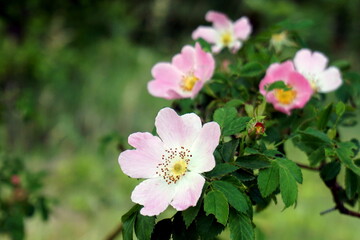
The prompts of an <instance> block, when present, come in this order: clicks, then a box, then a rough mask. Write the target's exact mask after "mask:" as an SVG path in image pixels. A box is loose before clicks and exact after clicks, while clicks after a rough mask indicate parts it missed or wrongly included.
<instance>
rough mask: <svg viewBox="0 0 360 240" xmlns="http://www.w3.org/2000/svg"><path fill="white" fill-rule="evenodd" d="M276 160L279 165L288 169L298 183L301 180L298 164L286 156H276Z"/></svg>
mask: <svg viewBox="0 0 360 240" xmlns="http://www.w3.org/2000/svg"><path fill="white" fill-rule="evenodd" d="M276 161H277V162H278V164H279V166H281V167H283V168H286V169H288V170H289V171H290V173H291V174H292V175H293V177H294V178H295V180H296V181H297V182H298V183H302V182H303V177H302V173H301V169H300V167H298V165H296V163H294V162H293V161H291V160H289V159H287V158H277V159H276Z"/></svg>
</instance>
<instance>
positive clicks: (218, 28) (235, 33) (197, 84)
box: [148, 11, 252, 100]
mask: <svg viewBox="0 0 360 240" xmlns="http://www.w3.org/2000/svg"><path fill="white" fill-rule="evenodd" d="M205 18H206V20H207V21H209V22H212V23H213V27H203V26H201V27H199V28H197V29H196V30H195V31H194V32H193V34H192V37H193V39H194V40H196V39H198V38H203V39H204V40H206V41H208V42H209V43H211V44H214V45H213V47H212V52H214V53H218V52H220V51H221V50H222V49H223V48H224V47H228V48H229V49H231V51H232V52H233V53H235V52H236V51H237V50H239V49H240V47H241V45H242V43H241V41H245V40H246V39H247V38H248V37H249V35H250V33H251V29H252V28H251V25H250V23H249V20H248V19H247V18H246V17H242V18H240V19H239V20H237V21H236V22H235V23H233V22H232V21H231V20H230V19H229V18H228V17H227V16H226V15H225V14H222V13H219V12H215V11H209V12H208V13H207V14H206V17H205ZM214 69H215V60H214V57H213V55H212V54H211V53H207V52H205V51H204V50H203V49H202V48H201V46H200V44H199V43H196V44H195V48H194V47H192V46H185V47H183V48H182V50H181V53H180V54H177V55H175V56H174V57H173V59H172V62H171V63H158V64H156V65H155V66H154V67H153V69H152V71H151V72H152V75H153V77H154V80H152V81H150V82H149V84H148V90H149V92H150V94H151V95H153V96H155V97H161V98H165V99H169V100H170V99H180V98H194V97H195V96H196V95H197V94H198V93H199V91H200V90H201V89H202V87H203V85H204V84H205V83H206V82H207V81H209V80H210V79H211V77H212V76H213V74H214Z"/></svg>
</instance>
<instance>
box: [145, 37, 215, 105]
mask: <svg viewBox="0 0 360 240" xmlns="http://www.w3.org/2000/svg"><path fill="white" fill-rule="evenodd" d="M214 69H215V60H214V58H213V56H212V55H211V53H207V52H205V51H203V50H202V49H201V47H200V44H199V43H196V45H195V48H194V47H191V46H184V47H183V48H182V50H181V53H180V54H177V55H175V56H174V57H173V59H172V62H171V63H158V64H156V65H155V66H154V67H153V68H152V70H151V72H152V75H153V77H154V78H155V79H154V80H152V81H150V82H149V83H148V90H149V92H150V94H151V95H153V96H155V97H161V98H165V99H179V98H194V97H195V96H196V95H197V94H198V93H199V91H200V90H201V88H202V87H203V85H204V83H205V82H206V81H208V80H210V78H211V77H212V75H213V73H214Z"/></svg>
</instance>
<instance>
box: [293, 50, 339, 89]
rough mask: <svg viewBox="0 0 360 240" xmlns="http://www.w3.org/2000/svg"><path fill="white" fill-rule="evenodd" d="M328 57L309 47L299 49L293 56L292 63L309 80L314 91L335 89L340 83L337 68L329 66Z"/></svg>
mask: <svg viewBox="0 0 360 240" xmlns="http://www.w3.org/2000/svg"><path fill="white" fill-rule="evenodd" d="M327 63H328V59H327V57H326V56H325V55H324V54H322V53H320V52H311V51H310V50H309V49H301V50H299V51H298V52H297V53H296V55H295V58H294V65H295V68H296V70H297V71H298V72H300V73H301V74H303V75H304V76H305V78H306V79H307V80H308V81H309V82H310V84H311V87H312V88H313V90H314V91H316V92H320V93H327V92H331V91H334V90H336V89H337V88H338V87H340V86H341V84H342V79H341V74H340V71H339V69H338V68H336V67H329V68H327V69H325V68H326V66H327Z"/></svg>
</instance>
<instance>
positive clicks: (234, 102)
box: [224, 99, 244, 108]
mask: <svg viewBox="0 0 360 240" xmlns="http://www.w3.org/2000/svg"><path fill="white" fill-rule="evenodd" d="M243 104H244V100H241V99H232V100H230V101H228V102H227V103H226V104H225V105H224V107H225V108H227V107H235V108H236V107H239V106H241V105H243Z"/></svg>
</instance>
